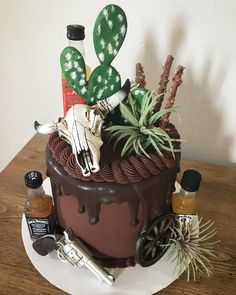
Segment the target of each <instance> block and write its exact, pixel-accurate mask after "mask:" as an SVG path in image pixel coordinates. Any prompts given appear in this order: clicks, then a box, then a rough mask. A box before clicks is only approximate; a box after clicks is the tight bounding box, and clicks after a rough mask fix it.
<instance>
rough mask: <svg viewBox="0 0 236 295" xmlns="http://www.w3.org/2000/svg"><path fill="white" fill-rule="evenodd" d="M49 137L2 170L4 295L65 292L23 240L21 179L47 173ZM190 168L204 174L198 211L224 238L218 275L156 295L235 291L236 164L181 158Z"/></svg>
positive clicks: (0, 273)
mask: <svg viewBox="0 0 236 295" xmlns="http://www.w3.org/2000/svg"><path fill="white" fill-rule="evenodd" d="M47 140H48V138H47V136H42V135H36V136H34V137H33V139H32V140H30V141H29V143H27V145H26V146H25V147H24V148H23V149H22V150H21V151H20V152H19V154H18V155H17V156H16V157H15V158H14V159H13V161H12V162H11V163H10V164H9V165H8V166H7V167H6V168H5V169H4V170H3V171H2V173H1V174H0V229H1V238H0V294H1V295H5V294H10V295H15V294H30V295H32V294H33V295H34V294H50V295H51V294H55V295H57V294H58V295H59V294H65V292H63V291H61V290H59V289H57V288H56V287H54V286H53V285H51V284H50V283H49V282H48V281H47V280H46V279H44V278H43V277H42V276H41V275H40V274H39V273H38V272H37V270H36V269H35V268H34V267H33V265H32V264H31V262H30V260H29V259H28V257H27V255H26V253H25V250H24V246H23V242H22V240H21V219H22V212H23V204H24V201H25V197H26V190H25V186H24V182H23V177H24V175H25V173H26V172H27V171H29V170H32V169H37V170H40V171H41V172H45V162H44V161H45V160H44V159H45V158H44V152H45V144H46V142H47ZM190 168H191V169H196V170H198V171H199V172H200V173H201V174H202V176H203V181H202V184H201V188H200V191H199V194H198V201H199V215H201V216H203V217H204V219H205V220H209V219H211V220H214V221H215V227H216V228H217V230H218V237H217V238H218V239H220V240H221V243H220V244H217V245H216V252H215V253H216V255H217V258H216V259H214V261H213V265H214V267H215V270H214V274H213V276H211V277H207V276H206V275H203V274H201V275H199V276H198V281H197V282H196V283H194V282H190V283H187V282H186V276H185V275H182V276H181V277H180V278H179V279H178V280H176V281H175V282H174V283H172V284H171V285H170V286H168V287H167V288H166V289H164V290H162V291H160V292H159V293H156V294H161V295H170V294H171V295H179V294H184V295H198V294H207V295H210V294H214V295H215V294H216V295H217V294H219V295H228V294H236V281H235V276H236V214H235V212H236V168H234V167H224V166H218V165H212V164H207V163H203V162H198V161H193V160H182V164H181V171H184V170H185V169H190ZM181 175H182V173H180V175H179V178H181ZM44 176H45V175H44ZM156 279H157V280H158V278H156ZM81 295H83V294H81ZM134 295H135V294H134Z"/></svg>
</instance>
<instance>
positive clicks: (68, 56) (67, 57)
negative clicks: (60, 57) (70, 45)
mask: <svg viewBox="0 0 236 295" xmlns="http://www.w3.org/2000/svg"><path fill="white" fill-rule="evenodd" d="M71 57H72V54H71V53H70V52H67V53H66V55H65V58H66V59H67V60H70V59H71Z"/></svg>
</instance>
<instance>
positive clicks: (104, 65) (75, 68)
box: [60, 4, 127, 105]
mask: <svg viewBox="0 0 236 295" xmlns="http://www.w3.org/2000/svg"><path fill="white" fill-rule="evenodd" d="M126 32H127V18H126V15H125V13H124V11H123V10H122V9H121V8H120V7H119V6H117V5H114V4H110V5H107V6H106V7H104V8H103V9H102V11H101V12H100V13H99V15H98V17H97V19H96V22H95V25H94V30H93V41H94V48H95V52H96V55H97V57H98V59H99V61H100V65H99V66H98V67H96V69H95V70H94V71H93V72H92V74H91V76H90V79H89V81H87V80H86V68H85V62H84V59H83V57H82V55H81V53H80V52H79V51H78V50H77V49H75V48H73V47H70V46H69V47H66V48H65V49H64V50H63V51H62V53H61V59H60V60H61V68H62V72H63V74H64V76H65V78H66V80H67V81H68V83H69V85H70V87H71V88H73V89H74V91H75V92H76V93H77V94H79V95H80V96H82V97H84V98H85V99H86V101H87V103H88V104H90V105H91V104H95V103H96V102H97V101H98V100H101V99H105V98H107V97H109V96H111V95H112V94H113V93H115V92H117V91H118V90H119V89H120V88H121V78H120V74H119V73H118V71H117V70H116V69H115V68H114V67H112V66H111V63H112V61H113V60H114V58H115V57H116V55H117V53H118V51H119V50H120V47H121V46H122V44H123V42H124V39H125V36H126Z"/></svg>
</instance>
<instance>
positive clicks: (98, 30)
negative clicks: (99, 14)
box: [97, 25, 102, 35]
mask: <svg viewBox="0 0 236 295" xmlns="http://www.w3.org/2000/svg"><path fill="white" fill-rule="evenodd" d="M101 31H102V29H101V25H98V28H97V33H98V35H100V34H101Z"/></svg>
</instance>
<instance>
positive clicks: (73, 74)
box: [70, 72, 77, 80]
mask: <svg viewBox="0 0 236 295" xmlns="http://www.w3.org/2000/svg"><path fill="white" fill-rule="evenodd" d="M70 76H71V78H72V79H73V80H75V79H76V78H77V74H76V72H72V73H70Z"/></svg>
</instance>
